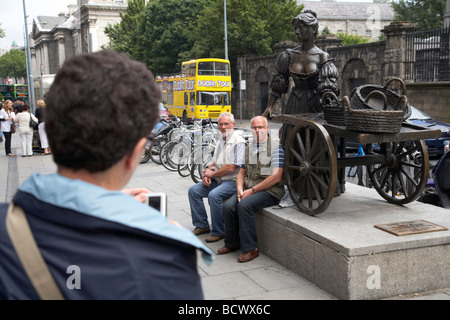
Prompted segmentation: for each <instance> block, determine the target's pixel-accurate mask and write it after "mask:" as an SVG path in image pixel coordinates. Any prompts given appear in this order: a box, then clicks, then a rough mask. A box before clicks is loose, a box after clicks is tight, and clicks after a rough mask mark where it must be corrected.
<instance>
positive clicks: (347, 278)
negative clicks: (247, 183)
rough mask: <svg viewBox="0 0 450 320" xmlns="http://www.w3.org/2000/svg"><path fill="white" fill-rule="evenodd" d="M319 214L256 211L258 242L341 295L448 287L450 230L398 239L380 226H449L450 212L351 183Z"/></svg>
mask: <svg viewBox="0 0 450 320" xmlns="http://www.w3.org/2000/svg"><path fill="white" fill-rule="evenodd" d="M346 188H347V190H346V192H345V193H344V194H342V195H341V196H339V197H335V198H334V199H333V200H332V201H331V203H330V206H329V208H328V209H327V210H326V211H325V212H323V213H321V214H319V215H316V216H308V215H306V214H303V213H301V212H299V211H298V210H297V209H296V207H290V208H282V209H279V208H267V209H265V210H263V211H262V212H260V214H258V215H257V217H258V218H257V228H258V247H259V249H260V250H261V251H262V252H264V254H266V255H267V256H269V257H271V258H272V259H274V260H276V261H277V262H278V263H280V264H282V265H283V266H285V267H286V268H288V269H290V270H292V271H294V272H295V273H297V274H298V275H300V276H301V277H303V278H305V279H306V280H308V281H310V282H311V283H313V284H315V285H316V286H318V287H319V288H321V289H323V290H325V291H327V292H328V293H330V294H332V295H333V296H335V297H337V298H339V299H382V298H388V297H393V296H397V295H401V294H411V293H415V292H424V291H429V290H437V289H442V288H448V287H450V268H449V267H448V261H450V231H448V230H447V231H438V232H429V233H422V234H414V235H407V236H395V235H393V234H391V233H388V232H385V231H383V230H380V229H377V228H375V227H374V226H375V225H377V224H387V223H395V222H404V221H411V220H426V221H429V222H431V223H435V224H438V225H440V226H443V227H446V228H448V229H450V210H447V209H443V208H439V207H435V206H432V205H427V204H423V203H420V202H413V203H410V204H407V205H405V206H397V205H393V204H390V203H388V202H386V201H385V200H384V199H383V198H381V196H380V195H379V194H378V193H377V192H376V190H374V189H368V188H364V187H360V186H357V185H354V184H346Z"/></svg>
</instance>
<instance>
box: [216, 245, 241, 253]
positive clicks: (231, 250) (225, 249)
mask: <svg viewBox="0 0 450 320" xmlns="http://www.w3.org/2000/svg"><path fill="white" fill-rule="evenodd" d="M238 249H239V247H236V248H228V247H226V246H225V247H222V248H220V249H219V250H217V253H218V254H227V253H230V252H233V251H236V250H238Z"/></svg>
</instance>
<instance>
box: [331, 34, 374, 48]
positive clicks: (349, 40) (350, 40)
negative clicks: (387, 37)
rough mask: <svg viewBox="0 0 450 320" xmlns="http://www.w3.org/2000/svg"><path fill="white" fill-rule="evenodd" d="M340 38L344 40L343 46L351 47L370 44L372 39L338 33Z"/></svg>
mask: <svg viewBox="0 0 450 320" xmlns="http://www.w3.org/2000/svg"><path fill="white" fill-rule="evenodd" d="M338 36H339V38H341V40H342V45H344V46H351V45H354V44H361V43H368V42H370V38H367V37H365V36H360V35H357V34H356V35H353V34H348V33H338Z"/></svg>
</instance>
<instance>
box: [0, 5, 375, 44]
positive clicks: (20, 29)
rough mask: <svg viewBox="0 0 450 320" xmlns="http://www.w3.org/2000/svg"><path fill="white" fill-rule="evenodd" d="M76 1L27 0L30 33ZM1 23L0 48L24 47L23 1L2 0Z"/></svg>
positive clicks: (0, 8) (0, 9) (0, 7)
mask: <svg viewBox="0 0 450 320" xmlns="http://www.w3.org/2000/svg"><path fill="white" fill-rule="evenodd" d="M337 1H338V2H372V0H337ZM71 3H75V4H76V3H77V1H76V0H25V7H26V12H27V16H28V33H30V32H31V31H32V30H31V28H32V25H33V19H34V18H35V17H36V16H53V17H56V16H58V14H59V13H60V12H64V13H67V12H68V10H67V6H68V5H69V4H71ZM0 23H1V28H2V29H3V30H5V33H6V37H5V38H1V39H0V48H1V49H6V50H9V49H10V48H11V44H12V42H13V41H16V42H17V44H18V45H19V47H20V46H23V45H24V30H25V27H24V16H23V0H0Z"/></svg>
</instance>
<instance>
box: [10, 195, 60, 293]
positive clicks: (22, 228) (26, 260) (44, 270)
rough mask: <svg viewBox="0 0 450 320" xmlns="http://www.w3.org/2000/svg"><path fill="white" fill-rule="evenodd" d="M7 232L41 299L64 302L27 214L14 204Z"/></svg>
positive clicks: (12, 204)
mask: <svg viewBox="0 0 450 320" xmlns="http://www.w3.org/2000/svg"><path fill="white" fill-rule="evenodd" d="M6 230H7V231H8V234H9V237H10V239H11V242H12V244H13V246H14V249H15V250H16V252H17V255H18V256H19V259H20V261H21V262H22V265H23V267H24V269H25V272H26V274H27V275H28V278H29V279H30V281H31V283H32V284H33V287H34V288H35V290H36V292H37V293H38V295H39V297H40V298H41V299H42V300H64V297H63V295H62V294H61V291H60V290H59V288H58V286H57V285H56V282H55V279H54V278H53V277H52V275H51V273H50V270H49V269H48V266H47V264H46V263H45V261H44V258H43V257H42V255H41V252H40V251H39V248H38V246H37V244H36V241H35V240H34V237H33V233H32V232H31V229H30V225H29V224H28V221H27V218H26V216H25V213H24V212H23V210H22V208H21V207H19V206H16V205H14V203H12V202H11V204H10V205H9V208H8V213H7V215H6Z"/></svg>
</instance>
